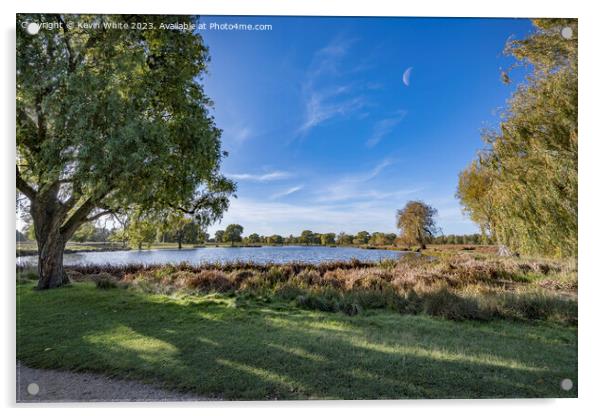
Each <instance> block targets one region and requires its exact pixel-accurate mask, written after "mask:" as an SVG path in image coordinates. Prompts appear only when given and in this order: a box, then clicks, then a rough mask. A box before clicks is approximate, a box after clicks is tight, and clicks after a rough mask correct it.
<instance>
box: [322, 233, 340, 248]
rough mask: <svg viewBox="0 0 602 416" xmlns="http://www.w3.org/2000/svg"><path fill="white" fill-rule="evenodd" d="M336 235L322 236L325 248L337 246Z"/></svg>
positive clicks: (327, 234)
mask: <svg viewBox="0 0 602 416" xmlns="http://www.w3.org/2000/svg"><path fill="white" fill-rule="evenodd" d="M335 236H336V235H335V233H326V234H322V235H321V236H320V243H321V244H322V245H323V246H330V245H333V244H335Z"/></svg>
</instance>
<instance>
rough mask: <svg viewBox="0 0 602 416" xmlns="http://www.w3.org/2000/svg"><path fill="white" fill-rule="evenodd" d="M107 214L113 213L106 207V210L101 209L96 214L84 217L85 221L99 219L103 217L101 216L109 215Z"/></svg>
mask: <svg viewBox="0 0 602 416" xmlns="http://www.w3.org/2000/svg"><path fill="white" fill-rule="evenodd" d="M109 214H113V210H110V209H107V210H104V211H101V212H99V213H97V214H94V215H92V216H91V217H87V218H86V219H85V221H86V222H89V221H95V220H97V219H99V218H100V217H103V216H105V215H109Z"/></svg>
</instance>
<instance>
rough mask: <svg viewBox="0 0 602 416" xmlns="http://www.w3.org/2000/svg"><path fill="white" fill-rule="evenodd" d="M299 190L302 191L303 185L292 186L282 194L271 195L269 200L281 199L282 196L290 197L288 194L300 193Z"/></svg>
mask: <svg viewBox="0 0 602 416" xmlns="http://www.w3.org/2000/svg"><path fill="white" fill-rule="evenodd" d="M301 189H303V185H297V186H293V187H291V188H287V189H285V190H284V191H282V192H277V193H275V194H274V195H272V196H271V197H270V198H271V199H278V198H282V197H284V196H287V195H290V194H294V193H295V192H298V191H300V190H301Z"/></svg>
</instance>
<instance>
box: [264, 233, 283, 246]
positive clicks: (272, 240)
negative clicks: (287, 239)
mask: <svg viewBox="0 0 602 416" xmlns="http://www.w3.org/2000/svg"><path fill="white" fill-rule="evenodd" d="M268 243H269V244H276V245H278V244H283V243H284V238H282V236H281V235H278V234H274V235H271V236H269V237H268Z"/></svg>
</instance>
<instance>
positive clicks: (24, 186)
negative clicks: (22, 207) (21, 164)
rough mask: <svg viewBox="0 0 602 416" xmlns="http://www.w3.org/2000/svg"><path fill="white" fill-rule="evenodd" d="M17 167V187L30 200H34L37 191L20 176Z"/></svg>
mask: <svg viewBox="0 0 602 416" xmlns="http://www.w3.org/2000/svg"><path fill="white" fill-rule="evenodd" d="M16 169H17V189H18V190H19V191H20V192H21V193H23V194H24V195H25V196H26V197H27V198H29V200H30V201H34V200H35V199H36V198H37V197H38V193H37V192H36V190H35V189H33V188H32V187H31V186H30V185H29V184H28V183H27V182H26V181H25V179H23V177H22V176H21V172H20V171H19V168H18V167H16Z"/></svg>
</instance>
